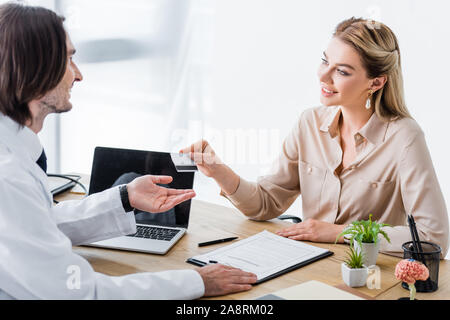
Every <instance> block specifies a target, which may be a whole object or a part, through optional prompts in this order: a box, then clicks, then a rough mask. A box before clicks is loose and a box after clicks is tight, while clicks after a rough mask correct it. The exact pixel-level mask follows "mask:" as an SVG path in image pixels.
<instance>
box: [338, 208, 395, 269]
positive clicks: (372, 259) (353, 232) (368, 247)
mask: <svg viewBox="0 0 450 320" xmlns="http://www.w3.org/2000/svg"><path fill="white" fill-rule="evenodd" d="M383 227H391V225H389V224H385V223H377V222H376V221H372V214H371V215H370V216H369V220H362V221H353V222H352V223H351V224H350V225H349V226H348V227H347V228H345V229H344V231H342V233H341V234H340V235H338V236H337V238H336V242H337V240H338V239H339V238H340V237H342V236H349V237H348V238H349V240H350V246H351V247H353V246H355V248H356V251H362V252H363V255H364V261H363V263H364V264H365V265H366V266H371V265H375V264H376V263H377V258H378V251H379V250H380V239H379V235H380V234H381V235H382V236H383V237H384V238H385V239H386V240H387V241H388V242H389V243H390V242H391V239H389V236H388V235H387V233H386V232H385V231H383V230H381V228H383Z"/></svg>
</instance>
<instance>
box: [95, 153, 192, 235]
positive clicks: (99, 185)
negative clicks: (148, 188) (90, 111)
mask: <svg viewBox="0 0 450 320" xmlns="http://www.w3.org/2000/svg"><path fill="white" fill-rule="evenodd" d="M143 175H164V176H171V177H173V181H172V183H170V184H169V185H167V186H166V185H161V186H163V187H169V188H174V189H192V188H193V185H194V172H177V170H176V169H175V166H174V164H173V162H172V159H171V157H170V154H169V153H163V152H153V151H139V150H126V149H114V148H104V147H97V148H96V149H95V152H94V161H93V165H92V172H91V183H90V187H89V195H91V194H94V193H98V192H102V191H104V190H106V189H109V188H111V187H115V186H118V185H122V184H128V183H129V182H131V181H133V180H134V179H136V178H138V177H140V176H143ZM190 209H191V200H189V201H186V202H183V203H181V204H179V205H177V206H176V207H175V208H173V209H171V210H169V211H167V212H164V213H149V212H143V211H139V210H135V217H136V223H137V224H151V225H159V226H167V227H181V228H187V227H188V223H189V212H190Z"/></svg>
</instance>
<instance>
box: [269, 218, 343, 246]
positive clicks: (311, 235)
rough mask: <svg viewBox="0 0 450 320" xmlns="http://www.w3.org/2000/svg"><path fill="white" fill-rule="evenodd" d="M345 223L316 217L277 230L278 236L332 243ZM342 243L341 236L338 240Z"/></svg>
mask: <svg viewBox="0 0 450 320" xmlns="http://www.w3.org/2000/svg"><path fill="white" fill-rule="evenodd" d="M345 227H346V226H345V225H337V224H332V223H328V222H325V221H320V220H316V219H308V220H306V221H304V222H300V223H297V224H294V225H293V226H291V227H289V228H286V229H282V230H279V231H277V232H276V233H277V234H278V235H279V236H282V237H285V238H289V239H293V240H303V241H313V242H324V243H334V242H335V241H336V238H337V236H338V235H339V234H340V233H341V232H342V231H343V230H344V228H345ZM338 242H339V243H344V238H343V237H341V239H339V241H338Z"/></svg>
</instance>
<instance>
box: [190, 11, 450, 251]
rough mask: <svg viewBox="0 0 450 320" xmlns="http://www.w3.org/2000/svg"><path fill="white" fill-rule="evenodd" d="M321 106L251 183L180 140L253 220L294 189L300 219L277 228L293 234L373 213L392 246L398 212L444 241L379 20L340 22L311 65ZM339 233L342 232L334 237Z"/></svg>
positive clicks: (395, 49) (287, 199)
mask: <svg viewBox="0 0 450 320" xmlns="http://www.w3.org/2000/svg"><path fill="white" fill-rule="evenodd" d="M318 77H319V80H320V90H321V95H320V101H321V103H322V106H320V107H317V108H312V109H309V110H306V111H305V112H303V114H302V115H301V117H300V118H299V120H298V123H297V124H296V125H295V126H294V128H293V129H292V131H291V133H290V134H289V136H288V137H287V138H286V140H285V141H284V143H283V148H282V152H281V154H280V156H279V158H278V160H277V162H276V163H275V164H274V167H273V173H272V174H270V175H267V176H264V177H261V178H259V179H258V182H256V183H252V182H248V181H246V180H245V179H243V178H241V177H239V176H238V175H237V174H236V173H235V172H233V171H232V170H231V169H230V168H229V167H228V166H226V165H225V164H223V163H221V161H220V159H219V158H218V157H217V156H216V155H215V153H214V151H213V149H212V148H211V146H210V145H209V144H208V142H206V141H200V142H198V143H196V144H194V145H192V146H191V147H189V148H186V149H184V150H182V152H184V153H191V157H192V158H193V159H194V160H195V161H196V162H197V164H198V167H199V169H200V171H202V172H203V173H204V174H205V175H206V176H208V177H212V178H213V179H214V180H215V181H216V182H217V183H218V185H219V186H220V188H221V189H222V192H221V194H222V195H223V196H225V197H226V198H228V199H229V200H230V201H231V202H232V203H233V204H234V205H235V206H236V207H237V208H238V209H239V210H240V211H242V212H243V213H244V214H245V215H246V216H248V217H249V218H251V219H254V220H268V219H272V218H275V217H278V216H279V215H281V214H282V213H283V212H285V211H286V210H287V209H288V208H289V206H290V205H291V204H292V203H293V202H294V200H295V199H296V198H297V197H298V196H299V195H301V196H302V207H303V218H304V222H301V223H299V224H294V225H292V226H291V227H289V228H286V229H283V230H280V231H279V232H278V234H279V235H281V236H284V237H288V238H291V239H295V240H309V241H314V242H330V243H331V242H334V241H335V240H336V237H337V236H338V235H339V234H340V233H341V232H342V230H343V229H344V228H345V226H346V225H348V224H349V223H351V222H352V221H355V220H361V219H364V220H366V219H368V218H369V214H373V219H375V220H378V221H379V222H383V223H388V224H391V225H393V226H394V227H393V228H385V231H386V232H387V233H388V235H389V237H390V239H391V243H388V242H387V241H386V240H384V239H381V244H380V250H381V251H382V252H385V253H388V254H393V255H401V252H402V249H401V245H402V244H403V243H404V242H407V241H410V240H411V235H410V231H409V228H408V226H407V224H406V215H407V214H412V215H413V217H414V218H415V220H416V224H417V229H418V231H419V236H420V238H421V240H424V241H431V242H434V243H437V244H439V245H440V246H441V247H442V256H443V257H445V255H446V253H447V250H448V239H449V237H448V231H449V229H448V228H449V223H448V215H447V209H446V206H445V202H444V199H443V196H442V192H441V190H440V187H439V183H438V180H437V177H436V174H435V171H434V168H433V164H432V161H431V158H430V154H429V151H428V148H427V145H426V142H425V138H424V134H423V132H422V130H421V129H420V127H419V125H418V124H417V122H416V121H415V120H413V119H412V117H411V115H410V114H409V112H408V109H407V108H406V105H405V100H404V94H403V79H402V69H401V59H400V49H399V46H398V42H397V38H396V36H395V35H394V33H393V32H392V31H391V30H390V29H389V28H388V27H387V26H386V25H384V24H382V23H375V24H374V23H372V21H367V20H364V19H356V18H351V19H348V20H345V21H343V22H341V23H340V24H339V25H338V26H337V28H336V31H335V33H334V34H333V37H332V39H331V40H330V42H329V45H328V47H327V49H326V50H325V51H324V52H323V57H322V63H321V64H320V67H319V70H318ZM339 241H340V242H344V239H343V238H341V239H339Z"/></svg>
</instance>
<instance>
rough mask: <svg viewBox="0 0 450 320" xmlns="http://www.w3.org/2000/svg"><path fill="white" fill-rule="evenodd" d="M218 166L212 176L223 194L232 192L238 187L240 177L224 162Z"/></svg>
mask: <svg viewBox="0 0 450 320" xmlns="http://www.w3.org/2000/svg"><path fill="white" fill-rule="evenodd" d="M219 168H220V169H219ZM219 168H218V170H217V171H216V172H215V174H214V175H213V177H212V178H213V179H214V180H215V181H216V182H217V184H218V185H219V187H220V188H221V189H222V191H223V192H224V193H225V194H227V195H232V194H234V193H235V192H236V191H237V189H238V187H239V182H240V180H241V179H240V177H239V176H238V175H237V174H236V173H234V171H233V170H231V168H229V167H228V166H226V165H224V164H223V165H220V167H219Z"/></svg>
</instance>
